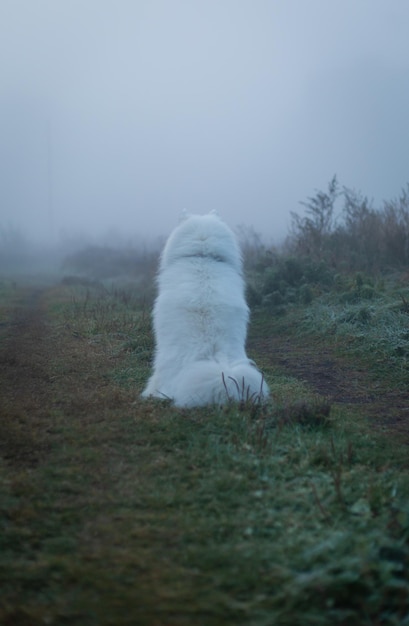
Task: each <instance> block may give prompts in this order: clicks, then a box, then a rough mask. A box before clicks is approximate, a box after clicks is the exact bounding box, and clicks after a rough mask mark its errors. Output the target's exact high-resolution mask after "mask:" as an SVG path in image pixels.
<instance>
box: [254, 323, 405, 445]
mask: <svg viewBox="0 0 409 626" xmlns="http://www.w3.org/2000/svg"><path fill="white" fill-rule="evenodd" d="M250 347H251V349H252V350H253V351H254V352H255V353H256V354H260V355H261V354H262V355H263V360H264V362H270V363H271V364H272V365H274V366H277V365H278V366H279V367H280V368H282V369H283V370H284V371H285V372H286V373H287V374H288V375H290V376H294V377H295V378H298V379H300V380H302V381H305V382H306V383H308V384H309V385H310V387H311V388H312V389H314V390H315V391H316V392H317V393H318V394H319V395H322V396H324V397H325V398H327V399H328V400H329V402H330V403H331V404H334V403H335V404H336V403H339V404H344V405H350V406H351V409H353V408H354V407H356V408H358V407H359V411H360V413H361V414H362V415H363V416H365V417H366V418H368V420H369V421H370V422H371V423H372V424H373V425H374V426H376V427H379V428H382V429H383V430H385V431H386V432H389V433H390V434H391V435H394V436H397V437H398V438H399V439H400V440H401V441H404V442H405V443H409V389H388V390H385V387H384V385H383V384H381V383H380V384H378V383H377V382H376V381H374V379H373V377H371V376H370V375H369V373H368V371H367V370H366V369H365V368H364V367H362V366H360V365H359V364H357V363H354V362H353V360H352V359H350V360H346V359H341V358H340V357H338V356H337V355H336V354H335V353H334V351H332V350H331V349H330V348H326V347H325V348H324V347H323V346H322V345H321V344H320V343H318V342H313V341H311V343H307V342H306V341H305V339H302V338H297V339H295V338H293V337H292V338H291V339H289V338H287V337H285V336H283V335H276V334H272V335H271V336H269V337H261V336H259V337H253V338H252V339H251V341H250Z"/></svg>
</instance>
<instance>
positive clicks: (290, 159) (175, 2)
mask: <svg viewBox="0 0 409 626" xmlns="http://www.w3.org/2000/svg"><path fill="white" fill-rule="evenodd" d="M408 32H409V2H408V1H407V0H388V1H387V0H2V2H1V4H0V228H2V227H3V228H4V227H8V226H9V225H14V226H16V227H17V228H20V229H21V230H22V231H23V232H24V233H25V234H26V236H27V237H29V238H33V239H39V238H47V239H49V238H57V239H58V238H60V237H61V236H67V235H69V236H73V235H77V234H78V233H87V234H89V235H91V236H93V237H96V238H98V237H101V236H105V235H106V234H107V233H108V232H110V231H112V230H115V231H116V232H117V233H121V234H123V235H124V236H126V237H128V236H129V237H133V236H142V237H144V236H146V235H159V234H165V235H166V234H167V233H168V232H169V231H170V230H171V229H172V228H173V227H174V226H175V224H176V223H177V221H178V217H179V213H180V211H181V210H182V209H184V208H186V209H187V210H189V211H191V212H193V213H196V212H197V213H201V212H206V211H208V210H211V209H216V210H217V211H219V213H220V214H221V215H222V217H223V218H224V219H225V220H226V221H227V222H228V223H229V224H230V225H231V226H235V225H237V224H245V225H248V226H253V227H254V229H255V230H256V231H258V232H260V233H262V234H263V235H265V236H266V237H267V238H268V239H269V240H271V239H273V240H274V239H275V240H277V239H280V238H282V237H283V236H284V235H285V234H286V232H287V229H288V226H289V223H290V211H300V212H301V211H302V207H301V206H300V205H299V202H300V201H302V200H305V199H306V198H307V197H308V196H310V195H312V194H313V193H314V190H315V189H317V188H325V187H326V185H327V183H328V181H329V180H330V179H331V178H332V176H333V175H334V174H337V176H338V179H339V181H340V182H341V184H345V185H347V186H348V187H353V188H355V189H357V190H361V191H362V192H363V193H364V194H366V195H368V196H369V197H371V198H374V200H375V202H381V201H382V199H389V198H392V197H395V196H397V195H398V194H399V192H400V190H401V188H402V187H404V186H405V185H406V183H407V182H409V123H408V111H409V36H408Z"/></svg>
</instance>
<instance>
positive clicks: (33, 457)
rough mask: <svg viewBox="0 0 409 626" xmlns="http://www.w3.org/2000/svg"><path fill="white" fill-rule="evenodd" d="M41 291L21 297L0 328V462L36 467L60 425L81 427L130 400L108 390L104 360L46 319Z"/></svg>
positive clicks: (107, 365) (95, 350) (26, 292)
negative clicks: (70, 422) (79, 423)
mask: <svg viewBox="0 0 409 626" xmlns="http://www.w3.org/2000/svg"><path fill="white" fill-rule="evenodd" d="M46 296H47V290H45V289H27V290H24V291H23V292H22V293H21V298H20V304H19V305H17V306H16V307H15V310H14V312H13V315H12V316H11V318H10V320H9V321H8V322H5V323H3V324H2V326H1V328H0V390H1V393H0V456H2V457H3V458H4V459H6V461H7V462H10V463H13V464H14V465H16V466H25V467H27V466H36V465H37V464H38V463H40V462H41V460H42V458H44V456H46V455H47V454H48V452H49V451H50V450H51V449H52V446H53V444H54V442H55V440H56V438H61V432H62V431H63V429H64V421H63V420H66V419H67V417H68V418H69V419H79V420H82V421H83V422H84V423H86V422H87V421H93V420H94V421H95V420H98V419H100V415H101V413H103V412H104V411H106V410H110V411H111V412H112V413H113V415H115V414H116V412H117V411H119V412H120V411H121V408H122V409H124V408H125V407H126V406H129V402H131V401H133V400H134V397H130V395H129V394H128V396H127V395H126V393H125V392H123V393H122V391H120V390H118V389H117V388H113V387H112V386H110V387H109V385H108V382H107V373H108V372H109V370H110V367H111V364H110V362H109V359H108V358H107V355H106V354H105V353H104V352H103V351H102V350H98V348H97V347H96V346H91V345H90V344H89V342H86V341H84V340H82V339H81V338H78V337H77V336H75V334H73V333H72V332H71V331H70V329H69V328H67V327H62V326H56V324H55V323H51V322H50V320H49V319H48V317H47V313H46V307H45V305H44V299H45V298H46Z"/></svg>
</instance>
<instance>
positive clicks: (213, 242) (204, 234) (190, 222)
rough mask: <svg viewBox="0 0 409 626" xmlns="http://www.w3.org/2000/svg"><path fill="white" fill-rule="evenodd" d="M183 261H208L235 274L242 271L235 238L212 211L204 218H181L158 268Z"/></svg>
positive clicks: (185, 215) (201, 216)
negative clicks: (189, 259)
mask: <svg viewBox="0 0 409 626" xmlns="http://www.w3.org/2000/svg"><path fill="white" fill-rule="evenodd" d="M186 257H198V258H200V257H203V258H209V259H212V260H215V261H219V262H222V263H227V264H228V265H231V266H232V267H233V268H234V269H235V270H236V271H238V272H241V270H242V258H241V253H240V248H239V245H238V243H237V240H236V237H235V236H234V233H233V232H232V231H231V230H230V228H229V227H228V226H227V224H225V223H224V222H223V221H222V220H221V219H220V217H219V216H218V215H217V214H216V213H215V212H213V211H212V212H211V213H208V214H207V215H189V214H186V213H184V214H183V215H182V218H181V223H180V224H179V226H177V227H176V228H175V230H174V231H173V232H172V233H171V235H170V236H169V239H168V240H167V242H166V245H165V247H164V249H163V252H162V257H161V268H162V269H165V268H166V267H168V266H169V265H171V264H172V263H173V262H175V261H178V260H180V259H183V258H186Z"/></svg>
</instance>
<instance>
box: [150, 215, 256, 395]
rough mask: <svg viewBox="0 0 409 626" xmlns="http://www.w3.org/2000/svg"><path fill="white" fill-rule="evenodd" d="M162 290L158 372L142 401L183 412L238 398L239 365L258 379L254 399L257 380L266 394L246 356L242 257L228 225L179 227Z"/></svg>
mask: <svg viewBox="0 0 409 626" xmlns="http://www.w3.org/2000/svg"><path fill="white" fill-rule="evenodd" d="M158 286H159V294H158V297H157V299H156V302H155V307H154V330H155V338H156V354H155V364H154V373H153V375H152V377H151V379H150V381H149V383H148V386H147V388H146V390H145V391H144V394H143V395H145V396H148V395H156V396H168V397H171V398H173V399H174V401H175V403H176V404H179V405H184V406H186V405H195V404H208V403H213V402H222V401H223V400H227V399H228V396H229V395H232V397H234V396H235V395H236V394H235V391H234V389H235V388H236V385H235V384H234V385H233V388H232V390H231V393H226V380H230V379H231V378H232V376H231V373H230V370H231V369H232V367H234V366H236V367H239V370H240V371H239V373H240V372H241V373H242V374H243V376H241V377H244V375H246V376H245V378H246V379H251V381H252V392H254V391H255V390H254V389H253V387H254V381H255V379H257V381H258V382H257V387H258V388H257V392H260V384H259V383H260V376H261V375H260V373H259V372H258V370H256V368H254V367H253V365H252V364H251V362H249V360H248V359H247V356H246V352H245V340H246V330H247V322H248V314H249V313H248V307H247V304H246V301H245V297H244V282H243V278H242V260H241V255H240V250H239V247H238V244H237V242H236V239H235V237H234V235H233V233H232V231H231V230H230V229H229V228H228V227H227V226H226V224H224V223H223V222H222V221H221V220H220V219H219V218H218V217H217V216H216V215H213V214H209V215H204V216H196V215H195V216H192V217H190V218H188V219H186V220H185V221H184V222H183V223H182V224H181V225H180V226H179V227H178V228H176V229H175V230H174V232H173V233H172V234H171V236H170V237H169V239H168V242H167V243H166V246H165V248H164V251H163V253H162V256H161V263H160V272H159V278H158ZM240 367H241V369H240ZM243 368H244V369H243ZM241 384H242V382H241V381H240V382H239V385H241ZM244 384H246V383H244ZM229 389H230V387H229Z"/></svg>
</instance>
